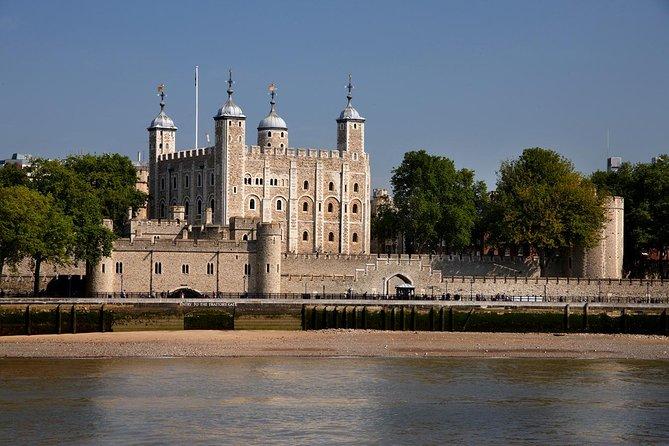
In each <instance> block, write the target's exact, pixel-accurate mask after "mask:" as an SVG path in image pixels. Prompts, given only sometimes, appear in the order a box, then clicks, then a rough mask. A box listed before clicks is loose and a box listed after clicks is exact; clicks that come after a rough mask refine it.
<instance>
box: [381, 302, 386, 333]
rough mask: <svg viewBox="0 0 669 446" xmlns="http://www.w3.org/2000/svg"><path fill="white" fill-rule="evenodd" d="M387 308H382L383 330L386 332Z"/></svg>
mask: <svg viewBox="0 0 669 446" xmlns="http://www.w3.org/2000/svg"><path fill="white" fill-rule="evenodd" d="M386 328H387V326H386V307H381V330H386Z"/></svg>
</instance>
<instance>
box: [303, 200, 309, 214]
mask: <svg viewBox="0 0 669 446" xmlns="http://www.w3.org/2000/svg"><path fill="white" fill-rule="evenodd" d="M302 212H309V203H307V202H306V201H305V202H304V203H302Z"/></svg>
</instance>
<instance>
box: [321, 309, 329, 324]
mask: <svg viewBox="0 0 669 446" xmlns="http://www.w3.org/2000/svg"><path fill="white" fill-rule="evenodd" d="M321 317H322V318H323V324H322V326H323V328H325V329H327V328H328V307H327V306H323V314H322V315H321Z"/></svg>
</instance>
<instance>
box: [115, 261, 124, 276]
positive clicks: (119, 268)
mask: <svg viewBox="0 0 669 446" xmlns="http://www.w3.org/2000/svg"><path fill="white" fill-rule="evenodd" d="M116 274H123V262H116Z"/></svg>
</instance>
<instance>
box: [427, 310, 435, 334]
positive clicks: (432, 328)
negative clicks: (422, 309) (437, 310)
mask: <svg viewBox="0 0 669 446" xmlns="http://www.w3.org/2000/svg"><path fill="white" fill-rule="evenodd" d="M428 317H429V318H430V331H434V307H430V312H429V314H428Z"/></svg>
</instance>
